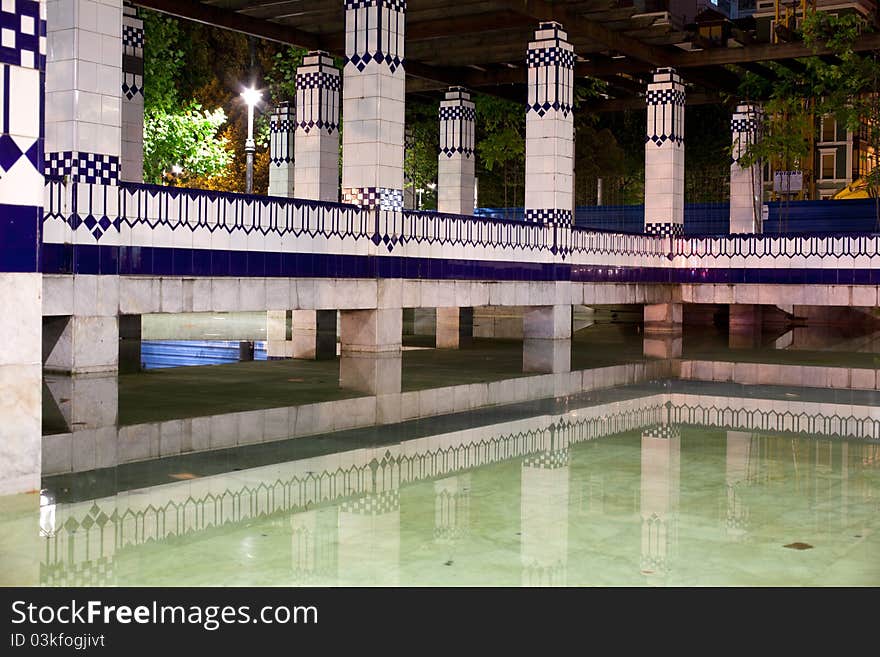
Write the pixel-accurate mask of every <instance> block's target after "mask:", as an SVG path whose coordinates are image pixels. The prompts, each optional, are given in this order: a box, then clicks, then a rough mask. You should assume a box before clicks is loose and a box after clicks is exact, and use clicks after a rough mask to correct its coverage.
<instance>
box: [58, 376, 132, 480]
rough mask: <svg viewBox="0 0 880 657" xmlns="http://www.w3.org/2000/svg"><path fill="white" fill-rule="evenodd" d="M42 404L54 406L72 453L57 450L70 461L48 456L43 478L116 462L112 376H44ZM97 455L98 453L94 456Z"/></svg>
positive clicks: (115, 405) (115, 384)
mask: <svg viewBox="0 0 880 657" xmlns="http://www.w3.org/2000/svg"><path fill="white" fill-rule="evenodd" d="M44 382H45V384H46V391H47V392H48V395H47V399H46V403H47V404H52V405H54V409H48V408H47V410H57V412H58V415H59V416H60V417H61V418H63V420H64V423H65V424H66V425H67V428H68V431H69V432H70V433H72V434H73V436H72V440H73V443H72V444H73V452H74V453H71V450H59V452H64V454H65V456H67V455H69V457H68V458H71V459H73V460H72V461H71V462H69V463H65V462H59V461H60V460H61V458H62V456H61V454H60V453H53V454H51V456H52V459H53V461H54V463H44V468H45V469H46V474H58V473H59V472H71V471H75V470H77V469H79V470H90V469H94V468H99V467H106V464H108V463H113V464H115V463H116V462H117V454H116V446H117V438H118V435H117V422H118V420H119V384H118V381H117V378H116V375H115V374H110V375H103V376H66V375H60V374H46V376H45V377H44ZM98 452H100V453H98Z"/></svg>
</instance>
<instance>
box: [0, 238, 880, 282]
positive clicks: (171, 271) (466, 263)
mask: <svg viewBox="0 0 880 657" xmlns="http://www.w3.org/2000/svg"><path fill="white" fill-rule="evenodd" d="M4 225H5V223H4ZM0 237H2V236H0ZM31 239H36V237H35V236H34V237H32V238H31ZM18 243H19V244H20V243H21V242H20V241H19V242H18ZM31 244H32V242H31ZM5 271H34V269H6V270H5ZM42 271H43V272H44V273H46V274H65V273H66V274H70V273H77V274H121V275H140V276H239V277H241V276H268V277H278V276H281V277H297V278H412V279H446V280H450V279H453V280H496V281H568V280H571V281H574V282H580V283H725V284H736V283H776V284H826V285H827V284H832V285H880V270H873V269H745V268H737V269H723V268H699V269H669V268H664V267H607V266H604V267H603V266H583V265H569V264H556V263H528V262H496V261H489V260H452V259H438V258H404V257H395V256H355V255H333V254H321V253H269V252H251V251H221V250H210V249H173V248H159V247H137V246H131V247H116V246H99V245H70V244H43V246H42Z"/></svg>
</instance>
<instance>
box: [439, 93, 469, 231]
mask: <svg viewBox="0 0 880 657" xmlns="http://www.w3.org/2000/svg"><path fill="white" fill-rule="evenodd" d="M475 120H476V110H475V109H474V103H473V101H471V95H470V93H469V92H468V91H467V90H466V89H464V88H463V87H450V88H449V91H447V92H446V98H445V99H444V100H442V101H440V155H439V156H438V161H437V210H438V211H439V212H448V213H450V214H468V215H470V214H473V213H474V123H475Z"/></svg>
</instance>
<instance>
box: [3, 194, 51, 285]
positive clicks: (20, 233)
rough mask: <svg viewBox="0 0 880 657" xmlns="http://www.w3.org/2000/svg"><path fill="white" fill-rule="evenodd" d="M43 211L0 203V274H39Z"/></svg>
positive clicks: (36, 208)
mask: <svg viewBox="0 0 880 657" xmlns="http://www.w3.org/2000/svg"><path fill="white" fill-rule="evenodd" d="M42 225H43V209H42V208H39V207H32V206H27V205H7V204H5V203H0V272H36V271H40V262H39V254H40V227H41V226H42Z"/></svg>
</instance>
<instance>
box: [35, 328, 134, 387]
mask: <svg viewBox="0 0 880 657" xmlns="http://www.w3.org/2000/svg"><path fill="white" fill-rule="evenodd" d="M43 329H44V330H43V357H44V363H43V364H44V367H45V369H47V370H49V371H51V372H67V373H70V374H91V373H95V372H112V371H114V370H117V369H118V368H119V318H118V317H117V316H116V315H113V316H110V317H100V316H90V315H72V316H66V317H47V318H45V320H44V322H43Z"/></svg>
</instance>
